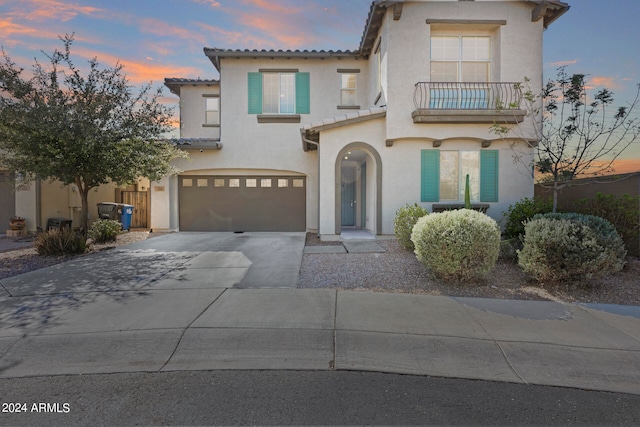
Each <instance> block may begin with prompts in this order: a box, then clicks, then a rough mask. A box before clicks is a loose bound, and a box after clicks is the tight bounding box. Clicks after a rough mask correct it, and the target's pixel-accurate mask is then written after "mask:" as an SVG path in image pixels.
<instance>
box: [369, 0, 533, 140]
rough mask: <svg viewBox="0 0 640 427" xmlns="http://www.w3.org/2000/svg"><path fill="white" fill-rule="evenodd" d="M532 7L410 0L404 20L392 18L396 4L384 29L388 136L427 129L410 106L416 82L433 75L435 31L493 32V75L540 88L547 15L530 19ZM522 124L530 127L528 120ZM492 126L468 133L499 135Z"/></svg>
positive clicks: (447, 128)
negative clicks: (446, 21)
mask: <svg viewBox="0 0 640 427" xmlns="http://www.w3.org/2000/svg"><path fill="white" fill-rule="evenodd" d="M532 7H533V6H532V4H531V3H526V2H524V1H493V2H491V1H482V2H458V1H446V0H445V1H428V2H427V1H410V2H405V4H404V7H403V12H402V18H401V19H400V20H399V21H394V20H393V13H392V9H389V10H388V11H387V16H386V19H385V20H384V23H383V27H382V29H381V31H380V33H381V35H382V37H383V40H382V45H383V46H384V47H385V48H386V56H387V57H388V59H387V60H386V61H383V67H384V68H385V70H383V75H385V76H386V81H385V83H386V88H385V89H384V92H385V94H386V105H387V108H388V115H387V119H388V126H387V138H388V139H396V138H403V137H421V136H423V135H424V133H425V125H421V126H414V125H413V120H412V118H411V112H412V111H414V110H415V105H414V103H413V95H414V91H415V84H416V83H418V82H421V81H422V82H427V81H429V80H430V37H431V34H432V32H434V33H437V34H451V35H458V34H460V35H488V36H491V37H492V57H491V81H494V82H522V81H523V80H524V78H525V77H528V78H529V79H531V83H530V84H531V87H532V88H541V87H542V34H543V23H542V20H540V21H538V22H532V21H531V11H532ZM427 19H429V20H438V19H449V20H451V19H454V20H456V21H465V20H468V21H481V20H485V21H506V25H497V24H492V25H486V24H483V25H480V24H464V25H451V24H446V25H445V24H427V23H426V22H427ZM385 39H386V41H385ZM520 127H521V128H525V127H526V124H525V125H523V126H520ZM488 129H489V127H488V126H486V125H482V126H470V125H467V126H466V134H467V135H469V136H477V137H480V138H495V135H492V134H490V133H489V132H488ZM434 131H435V132H436V133H434V134H433V136H434V137H437V138H447V137H451V136H458V135H459V134H460V132H459V130H458V129H453V126H451V125H439V126H434ZM429 132H431V129H429ZM519 133H520V134H523V135H520V134H519V135H518V136H524V134H526V136H527V137H529V136H530V135H531V132H529V131H526V132H525V131H524V130H522V131H520V132H519ZM429 136H432V135H431V134H430V135H429Z"/></svg>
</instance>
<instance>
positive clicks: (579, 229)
mask: <svg viewBox="0 0 640 427" xmlns="http://www.w3.org/2000/svg"><path fill="white" fill-rule="evenodd" d="M625 257H626V251H625V249H624V242H623V241H622V239H621V238H620V235H619V234H618V232H617V231H616V229H615V228H614V227H613V225H612V224H611V223H610V222H609V221H607V220H605V219H603V218H600V217H597V216H593V215H582V214H577V213H549V214H543V215H536V216H534V217H533V219H531V220H530V221H528V222H527V223H526V224H525V233H524V238H523V248H522V250H520V251H518V264H519V265H520V267H522V269H523V270H524V271H525V272H526V273H527V274H529V275H530V276H532V277H533V278H534V279H536V280H537V281H538V282H542V283H561V282H564V283H567V282H576V281H579V280H583V279H591V278H594V277H598V276H604V275H608V274H611V273H614V272H617V271H620V270H622V268H623V267H624V263H625Z"/></svg>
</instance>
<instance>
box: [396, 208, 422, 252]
mask: <svg viewBox="0 0 640 427" xmlns="http://www.w3.org/2000/svg"><path fill="white" fill-rule="evenodd" d="M428 214H429V211H428V210H427V209H425V208H423V207H422V206H420V205H418V204H417V203H414V204H413V205H410V204H408V203H407V204H406V205H405V206H403V207H401V208H400V209H398V210H397V211H396V216H395V218H394V219H393V231H394V233H395V235H396V239H397V240H398V243H400V245H402V246H403V247H404V248H405V249H408V250H410V251H413V250H414V246H413V242H412V241H411V232H412V231H413V226H414V225H416V222H418V220H419V219H420V218H422V217H423V216H425V215H428Z"/></svg>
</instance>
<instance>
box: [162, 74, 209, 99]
mask: <svg viewBox="0 0 640 427" xmlns="http://www.w3.org/2000/svg"><path fill="white" fill-rule="evenodd" d="M219 84H220V80H214V79H210V80H207V79H199V78H198V79H183V78H179V77H168V78H166V79H164V85H165V86H166V87H168V88H169V90H170V91H171V93H175V94H176V95H178V96H180V88H181V87H182V86H215V85H219Z"/></svg>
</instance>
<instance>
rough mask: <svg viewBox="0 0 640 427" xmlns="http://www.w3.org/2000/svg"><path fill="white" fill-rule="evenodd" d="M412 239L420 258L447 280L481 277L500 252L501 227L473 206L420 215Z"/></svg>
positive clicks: (489, 268)
mask: <svg viewBox="0 0 640 427" xmlns="http://www.w3.org/2000/svg"><path fill="white" fill-rule="evenodd" d="M411 240H412V242H413V244H414V245H415V254H416V256H417V257H418V260H420V262H422V264H424V266H425V267H426V268H427V269H429V271H431V272H432V273H433V274H434V275H435V276H436V277H438V278H441V279H444V280H458V281H462V280H474V279H479V278H482V276H484V275H485V274H487V273H488V272H490V271H491V270H492V269H493V267H494V266H495V263H496V261H497V259H498V254H499V253H500V227H498V224H497V223H496V222H495V221H494V220H493V219H492V218H491V217H489V216H487V215H485V214H483V213H480V212H477V211H474V210H471V209H460V210H453V211H445V212H440V213H434V214H430V215H428V216H425V217H422V218H420V220H418V222H417V223H416V225H415V226H414V227H413V233H412V234H411Z"/></svg>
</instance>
